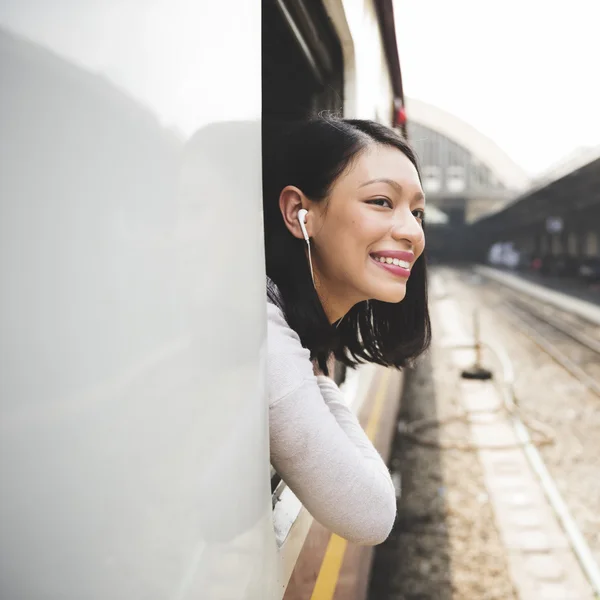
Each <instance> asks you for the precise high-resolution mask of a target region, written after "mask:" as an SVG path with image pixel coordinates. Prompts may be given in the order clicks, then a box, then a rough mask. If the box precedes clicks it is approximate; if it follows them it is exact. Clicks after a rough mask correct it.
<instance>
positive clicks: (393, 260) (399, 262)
mask: <svg viewBox="0 0 600 600" xmlns="http://www.w3.org/2000/svg"><path fill="white" fill-rule="evenodd" d="M374 258H375V260H377V261H379V262H381V263H387V264H388V265H396V266H397V267H402V268H403V269H410V263H408V262H406V261H405V260H400V259H398V258H390V257H389V256H387V257H386V256H375V257H374Z"/></svg>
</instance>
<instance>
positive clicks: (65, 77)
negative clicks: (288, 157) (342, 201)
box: [0, 0, 279, 600]
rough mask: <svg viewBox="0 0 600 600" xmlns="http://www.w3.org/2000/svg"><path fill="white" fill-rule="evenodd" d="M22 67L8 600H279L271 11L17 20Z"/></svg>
mask: <svg viewBox="0 0 600 600" xmlns="http://www.w3.org/2000/svg"><path fill="white" fill-rule="evenodd" d="M0 61H1V66H0V77H1V78H2V83H1V85H0V114H1V119H2V136H1V138H0V148H1V156H2V159H1V160H0V181H2V184H1V185H2V198H1V213H0V231H1V233H0V240H1V242H0V244H1V251H0V256H1V259H0V273H1V277H2V299H1V300H0V303H1V309H0V322H1V330H2V335H1V336H0V349H1V350H0V353H1V355H2V361H0V364H1V366H0V380H1V381H2V417H1V419H0V422H1V424H0V427H1V429H2V434H1V436H0V478H1V480H2V489H1V491H0V497H1V500H0V522H1V523H2V535H1V536H0V537H1V541H0V548H1V553H0V587H1V592H0V596H1V597H2V598H7V599H8V598H12V599H17V598H28V599H31V600H35V599H36V598H40V599H41V598H50V597H52V598H61V599H63V600H68V599H73V600H75V599H76V600H82V599H84V598H85V599H86V600H93V599H94V598H98V599H106V598H111V600H119V599H125V598H127V599H128V600H132V599H134V598H139V599H141V598H146V599H148V598H161V599H167V598H169V599H172V600H184V599H186V598H196V599H197V598H215V599H216V598H238V599H241V600H250V599H252V600H254V599H257V598H261V599H262V598H272V597H276V596H277V595H278V593H279V592H278V589H279V587H278V582H277V577H278V574H277V568H276V566H277V564H278V563H277V554H276V543H275V536H274V532H273V526H272V516H271V497H270V490H269V466H268V463H269V460H268V437H267V418H266V410H265V404H264V402H265V401H264V393H263V379H264V368H265V365H264V356H265V352H264V350H265V322H264V321H265V317H264V312H265V308H264V303H265V291H264V265H263V262H264V258H263V247H262V235H261V231H262V216H261V182H260V126H259V120H260V112H261V90H260V5H259V4H258V3H257V2H246V1H245V0H233V2H227V3H218V2H217V3H204V2H195V1H193V0H175V1H174V2H173V1H169V2H167V1H166V0H157V1H156V2H152V3H143V2H142V3H140V2H121V1H119V2H117V1H115V0H107V1H105V2H90V1H86V0H84V1H82V2H58V1H55V0H50V1H48V2H37V1H35V0H24V1H22V2H21V1H19V2H12V1H10V2H3V3H2V6H0ZM241 90H243V93H242V92H241Z"/></svg>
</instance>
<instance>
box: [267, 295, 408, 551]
mask: <svg viewBox="0 0 600 600" xmlns="http://www.w3.org/2000/svg"><path fill="white" fill-rule="evenodd" d="M268 344H269V356H268V383H269V401H270V407H269V429H270V441H271V462H272V464H273V466H274V467H275V469H276V470H277V472H278V473H279V474H280V475H281V477H282V478H283V480H284V481H285V482H286V483H287V485H288V486H289V487H290V488H291V489H292V491H293V492H294V493H295V494H296V495H297V496H298V498H299V499H300V501H301V502H302V503H303V504H304V505H305V506H306V508H307V509H308V510H309V512H310V513H311V514H312V515H313V517H314V518H315V519H316V520H317V521H319V522H320V523H321V524H323V525H324V526H326V527H327V528H329V529H330V530H331V531H333V532H334V533H337V534H338V535H340V536H342V537H344V538H346V539H348V540H350V541H352V542H356V543H360V544H368V545H373V544H378V543H381V542H382V541H383V540H385V539H386V538H387V536H388V535H389V532H390V530H391V528H392V525H393V522H394V519H395V515H396V496H395V490H394V486H393V483H392V481H391V478H390V475H389V471H388V469H387V467H386V466H385V463H384V462H383V460H382V459H381V457H380V456H379V454H378V452H377V451H376V450H375V448H374V447H373V445H372V444H371V442H370V441H369V439H368V438H367V436H366V434H365V433H364V431H363V429H362V427H361V426H360V424H359V423H358V420H357V419H356V417H355V416H354V414H353V413H352V411H351V410H350V409H349V408H348V407H347V406H346V404H345V403H344V399H343V396H342V394H341V392H340V391H339V389H338V387H337V386H336V385H335V383H334V382H333V381H332V380H331V379H329V378H327V377H325V376H323V375H320V376H318V377H315V376H314V374H313V366H312V364H311V362H310V358H309V353H308V350H306V349H305V348H303V347H302V345H301V343H300V340H299V339H298V336H297V335H296V334H295V332H293V330H291V329H290V328H289V326H288V325H287V323H286V322H285V319H284V318H283V315H282V314H281V311H280V310H279V309H278V308H276V307H274V306H272V305H271V306H270V307H269V339H268Z"/></svg>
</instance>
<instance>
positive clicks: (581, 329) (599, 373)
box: [501, 288, 600, 397]
mask: <svg viewBox="0 0 600 600" xmlns="http://www.w3.org/2000/svg"><path fill="white" fill-rule="evenodd" d="M501 293H503V294H504V295H505V297H504V299H503V300H502V301H501V308H502V309H503V313H504V315H505V316H506V317H507V318H508V319H509V320H510V321H511V322H512V324H513V325H514V326H515V327H516V328H518V329H519V330H520V331H521V332H522V333H523V334H525V335H527V337H529V338H530V339H531V340H532V341H534V342H535V343H536V345H537V346H538V347H540V348H541V349H542V350H544V351H545V352H546V353H547V354H548V355H550V356H551V357H552V358H553V359H554V360H555V361H556V362H557V363H559V364H560V365H561V366H562V367H563V368H565V369H566V370H567V371H568V372H569V373H571V375H572V376H573V377H575V378H577V379H578V380H579V381H580V382H581V383H582V384H583V385H584V386H585V387H586V388H588V389H589V390H590V391H591V392H593V393H594V394H596V395H597V396H598V397H600V336H597V335H594V333H591V334H590V333H588V331H592V332H594V329H595V326H594V324H592V323H586V322H584V321H583V320H582V319H580V318H574V317H573V315H570V314H569V313H566V312H563V311H560V310H558V309H556V308H554V307H551V306H549V305H544V304H541V303H540V302H538V301H532V300H531V299H527V298H524V297H523V296H520V295H517V294H515V293H514V292H512V291H509V290H507V289H506V288H505V289H503V290H502V292H501Z"/></svg>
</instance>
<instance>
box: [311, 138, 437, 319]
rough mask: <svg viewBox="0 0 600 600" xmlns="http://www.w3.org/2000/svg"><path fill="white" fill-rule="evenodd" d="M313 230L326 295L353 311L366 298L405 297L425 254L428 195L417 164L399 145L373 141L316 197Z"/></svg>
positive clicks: (326, 298)
mask: <svg viewBox="0 0 600 600" xmlns="http://www.w3.org/2000/svg"><path fill="white" fill-rule="evenodd" d="M310 204H311V206H310V208H309V214H311V218H312V219H314V220H313V222H312V223H311V229H310V235H311V237H312V239H311V244H312V248H313V266H314V269H315V277H316V279H317V289H318V290H319V294H320V296H322V299H323V300H324V301H325V302H326V303H327V304H329V305H330V306H336V307H337V308H338V312H339V309H341V308H342V307H343V305H345V304H347V305H349V306H347V308H345V309H344V311H345V310H348V309H349V308H350V307H351V306H353V305H354V304H356V303H357V302H361V301H363V300H370V299H375V300H381V301H383V302H400V301H401V300H403V299H404V296H405V295H406V282H407V281H408V278H409V277H410V271H411V269H412V267H413V265H414V263H415V261H416V260H417V258H418V257H419V256H420V255H421V254H422V253H423V249H424V247H425V237H424V235H423V224H422V221H423V213H424V208H425V198H424V195H423V190H422V188H421V184H420V182H419V176H418V174H417V170H416V168H415V167H414V165H413V164H412V163H411V162H410V160H409V159H408V158H407V157H406V156H405V155H404V154H403V153H402V152H401V151H400V150H398V149H396V148H393V147H391V146H386V145H380V144H372V145H371V146H369V147H368V148H367V149H366V150H364V151H363V152H361V153H360V154H359V155H358V156H357V157H356V158H355V159H354V161H352V162H351V164H350V166H349V168H348V169H346V171H344V173H342V175H341V176H340V177H339V178H338V179H337V180H336V182H335V183H334V185H333V187H332V189H331V192H330V195H329V196H328V198H327V199H326V200H325V201H324V202H311V203H310Z"/></svg>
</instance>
